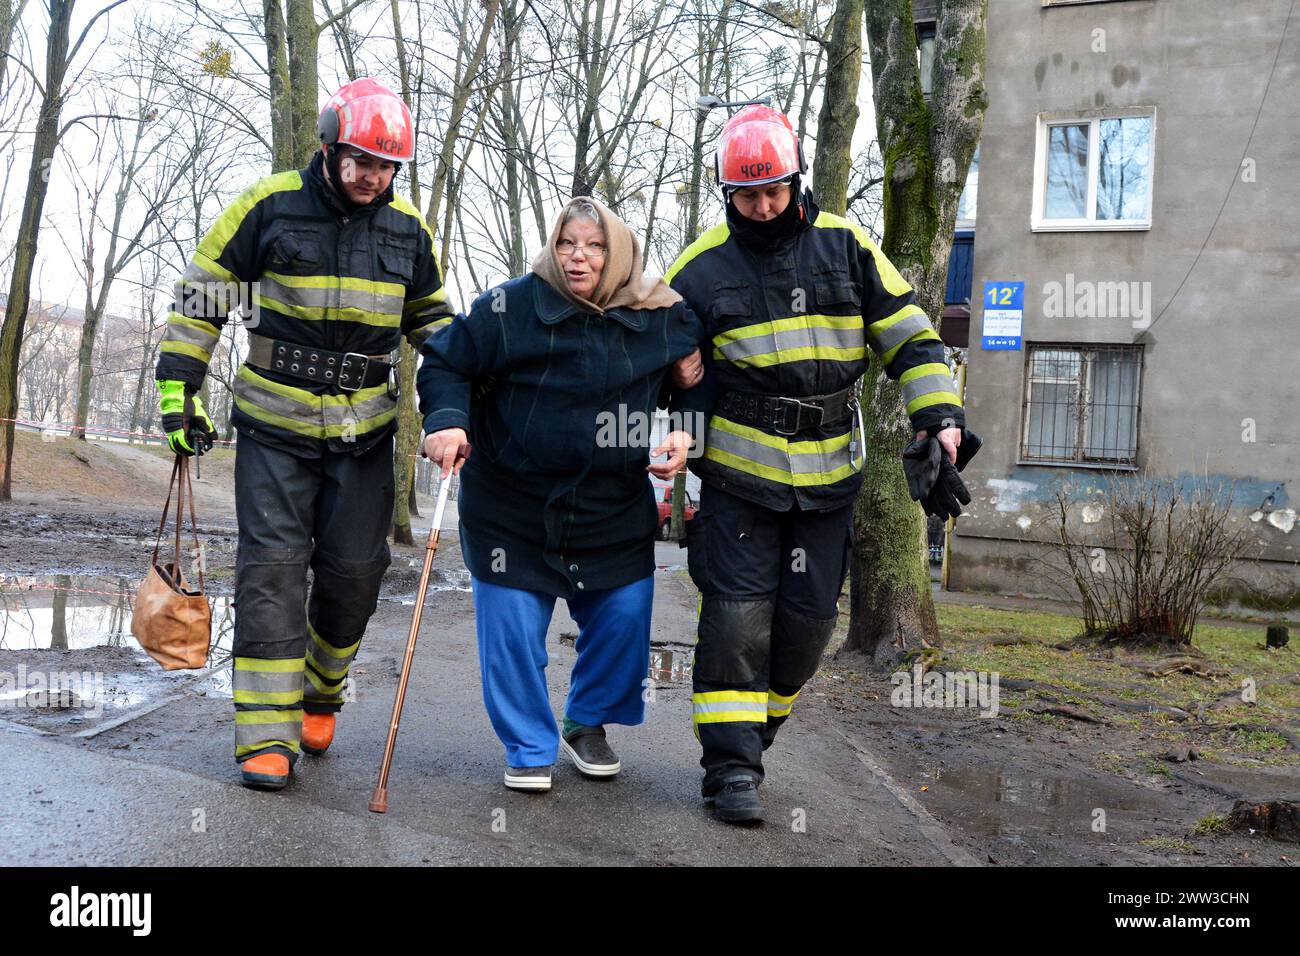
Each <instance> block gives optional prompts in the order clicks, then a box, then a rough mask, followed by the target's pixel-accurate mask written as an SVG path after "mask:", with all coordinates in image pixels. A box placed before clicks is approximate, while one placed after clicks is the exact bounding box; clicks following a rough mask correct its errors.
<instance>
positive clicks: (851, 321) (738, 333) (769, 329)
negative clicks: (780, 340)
mask: <svg viewBox="0 0 1300 956" xmlns="http://www.w3.org/2000/svg"><path fill="white" fill-rule="evenodd" d="M814 326H815V327H818V328H823V329H848V330H850V331H852V330H853V329H859V328H861V327H862V316H860V315H820V314H817V315H792V316H790V317H789V318H788V319H775V320H771V321H768V322H757V323H755V324H754V325H742V326H741V327H739V328H735V329H728V330H727V331H726V332H719V333H718V334H717V335H715V336H714V337H713V344H714V345H725V344H727V343H728V342H737V341H739V340H741V339H751V338H754V337H755V336H759V335H769V334H775V333H777V332H789V331H791V330H793V329H804V328H812V327H814Z"/></svg>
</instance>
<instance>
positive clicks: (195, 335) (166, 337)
mask: <svg viewBox="0 0 1300 956" xmlns="http://www.w3.org/2000/svg"><path fill="white" fill-rule="evenodd" d="M199 321H204V320H202V319H200V320H199ZM220 337H221V336H219V335H213V334H212V333H211V332H205V331H204V330H203V329H198V328H195V327H194V326H192V325H188V324H186V323H185V322H181V321H177V320H176V319H175V318H171V319H168V321H167V331H166V332H164V333H163V341H164V342H188V343H189V344H190V345H197V346H198V347H199V348H201V349H203V351H205V352H211V351H212V350H213V349H215V348H216V347H217V340H218V339H219V338H220Z"/></svg>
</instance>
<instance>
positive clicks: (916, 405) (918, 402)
mask: <svg viewBox="0 0 1300 956" xmlns="http://www.w3.org/2000/svg"><path fill="white" fill-rule="evenodd" d="M944 404H947V405H956V406H958V407H961V399H960V398H958V397H957V393H956V392H926V393H925V394H924V395H922V396H921V397H920V398H914V399H912V400H911V401H910V402H908V403H907V414H909V415H911V414H913V413H914V412H918V411H920V410H921V409H923V408H929V407H930V406H931V405H944Z"/></svg>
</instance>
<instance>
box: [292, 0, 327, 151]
mask: <svg viewBox="0 0 1300 956" xmlns="http://www.w3.org/2000/svg"><path fill="white" fill-rule="evenodd" d="M285 13H286V20H285V27H286V34H285V38H286V43H287V46H288V49H289V110H290V117H289V118H290V121H291V125H292V129H293V154H292V155H293V159H292V163H291V165H290V167H289V168H291V169H301V168H302V167H304V166H306V165H307V164H308V163H310V162H311V160H312V156H314V155H315V153H316V151H317V150H318V149H320V137H319V135H317V133H316V119H317V117H318V116H319V115H320V108H319V105H318V104H317V102H316V86H317V83H318V80H319V74H318V71H317V62H316V46H317V41H318V40H319V38H320V25H319V24H318V23H317V22H316V14H315V11H314V9H313V3H312V0H285Z"/></svg>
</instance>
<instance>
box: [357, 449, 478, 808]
mask: <svg viewBox="0 0 1300 956" xmlns="http://www.w3.org/2000/svg"><path fill="white" fill-rule="evenodd" d="M460 452H461V456H462V457H468V456H469V447H468V446H461V449H460ZM449 490H451V475H448V476H447V477H446V478H444V479H443V480H442V484H441V485H439V487H438V504H437V506H436V507H435V508H434V510H433V524H432V525H430V526H429V537H428V539H427V540H426V541H425V543H424V569H423V570H422V571H421V572H420V587H419V593H418V594H417V596H416V601H415V614H414V615H412V617H411V633H410V634H409V635H407V638H406V656H405V657H404V658H402V676H401V679H400V680H399V681H398V682H397V696H396V697H395V698H394V699H393V716H392V719H391V720H390V721H389V724H388V742H387V743H386V744H384V759H383V761H382V762H381V763H380V765H379V783H377V784H376V785H375V792H374V793H372V794H371V795H370V809H371V810H372V811H373V812H374V813H387V812H388V771H389V769H390V768H391V767H392V764H393V748H394V747H395V746H396V745H397V724H398V722H399V721H401V719H402V705H403V704H404V703H406V683H407V681H408V680H410V678H411V658H413V657H414V656H415V638H416V636H417V635H418V634H419V633H420V615H421V613H422V612H423V611H424V593H425V591H426V590H428V588H429V572H430V571H431V570H432V569H433V556H434V555H435V554H437V553H438V535H439V532H440V531H441V529H442V513H443V511H444V510H445V509H446V507H447V492H448V491H449Z"/></svg>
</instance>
